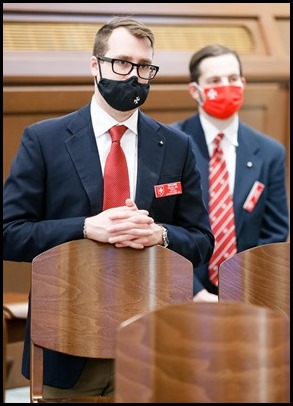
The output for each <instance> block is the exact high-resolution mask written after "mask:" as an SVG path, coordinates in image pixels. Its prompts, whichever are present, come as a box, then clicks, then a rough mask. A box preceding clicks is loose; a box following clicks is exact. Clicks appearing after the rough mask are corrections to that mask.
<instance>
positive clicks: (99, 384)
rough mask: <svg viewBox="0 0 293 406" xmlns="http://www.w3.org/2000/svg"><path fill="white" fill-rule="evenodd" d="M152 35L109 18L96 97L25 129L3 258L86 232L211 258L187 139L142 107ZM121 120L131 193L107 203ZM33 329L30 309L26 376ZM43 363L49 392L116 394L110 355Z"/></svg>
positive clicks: (99, 51)
mask: <svg viewBox="0 0 293 406" xmlns="http://www.w3.org/2000/svg"><path fill="white" fill-rule="evenodd" d="M153 42H154V38H153V34H152V32H151V31H150V30H149V29H148V28H147V27H146V26H145V25H144V24H141V23H140V22H138V21H135V20H133V19H130V18H127V17H124V18H123V17H117V18H114V19H112V20H111V21H109V22H108V23H107V24H105V25H104V26H103V27H102V28H101V29H100V30H99V31H98V33H97V35H96V38H95V43H94V48H93V56H92V58H91V63H90V66H91V73H92V76H93V81H94V84H95V92H94V95H93V98H92V100H91V102H90V103H89V104H88V105H86V106H85V107H83V108H81V109H80V110H79V111H76V112H73V113H71V114H68V115H66V116H64V117H59V118H55V119H49V120H45V121H42V122H39V123H36V124H33V125H31V126H30V127H28V128H26V129H25V130H24V133H23V136H22V140H21V145H20V148H19V151H18V153H17V155H16V157H15V159H14V161H13V163H12V166H11V171H10V174H9V176H8V178H7V180H6V182H5V186H4V234H3V236H4V259H5V260H12V261H24V262H31V261H32V259H33V258H34V257H35V256H36V255H38V254H40V253H41V252H43V251H45V250H47V249H49V248H51V247H54V246H56V245H58V244H61V243H64V242H67V241H70V240H75V239H80V238H90V239H93V240H96V241H101V242H105V243H110V244H115V245H116V247H118V248H121V249H123V247H132V248H133V249H143V248H144V247H148V246H152V245H156V244H160V245H163V246H165V247H167V246H168V247H169V248H170V249H171V250H174V251H176V252H177V253H179V254H181V255H183V256H184V257H186V258H188V259H189V260H190V261H191V262H192V263H193V264H194V267H198V266H200V265H203V264H204V263H206V262H208V260H209V258H210V256H211V255H212V252H213V247H214V238H213V235H212V233H211V229H210V224H209V218H208V212H207V209H206V207H205V205H204V203H203V198H202V191H201V185H200V175H199V172H198V171H197V170H196V169H195V167H196V157H195V154H194V152H193V150H192V146H191V140H190V138H189V137H188V136H187V135H185V134H184V133H182V132H180V131H178V130H175V129H172V128H170V127H169V126H166V125H163V124H160V123H159V122H157V121H154V120H152V119H151V118H150V117H147V116H146V115H145V114H143V113H142V112H141V111H140V110H139V109H138V107H139V106H140V105H141V104H143V103H144V101H145V100H146V98H147V95H148V91H149V83H150V80H151V79H153V78H154V77H155V75H156V73H157V71H158V69H159V68H158V67H157V66H155V65H152V58H153V52H154V49H153ZM69 68H70V67H69ZM117 124H124V125H125V126H126V127H127V131H126V132H125V134H124V135H123V138H122V141H121V145H122V149H123V150H124V153H125V156H126V161H127V166H128V173H129V186H130V194H129V197H128V198H127V199H126V200H125V201H123V202H122V204H121V206H118V207H111V208H109V209H107V210H103V195H104V181H103V173H104V167H105V161H106V157H107V155H108V152H109V150H110V144H111V138H110V135H109V129H110V128H111V127H113V126H115V125H117ZM81 271H82V270H81ZM29 327H30V315H28V320H27V331H26V338H25V348H24V356H23V367H22V371H23V374H24V375H25V376H26V377H27V378H29V369H30V368H29V339H30V328H29ZM44 370H45V376H44V384H45V396H50V397H58V396H63V395H65V396H66V395H68V396H75V395H78V394H82V395H83V396H86V395H110V394H113V390H114V387H113V360H86V359H83V358H77V357H69V356H66V355H63V354H57V353H54V352H52V351H48V352H47V353H46V355H45V368H44Z"/></svg>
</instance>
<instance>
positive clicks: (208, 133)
mask: <svg viewBox="0 0 293 406" xmlns="http://www.w3.org/2000/svg"><path fill="white" fill-rule="evenodd" d="M189 71H190V83H189V85H188V86H189V93H190V95H191V97H192V98H193V99H195V100H196V101H197V103H198V114H195V115H193V116H192V117H189V118H187V119H185V120H183V121H180V122H177V123H173V124H172V127H174V128H177V129H180V130H182V131H184V132H185V133H187V134H188V135H190V136H191V139H192V142H193V149H194V151H195V154H196V157H197V166H198V169H199V171H200V173H201V182H202V188H203V197H204V201H205V203H206V205H207V207H208V200H209V161H210V156H211V155H212V152H213V142H214V139H215V137H216V135H217V134H218V133H223V134H224V138H223V140H222V141H221V147H222V150H223V153H224V157H225V160H226V163H227V167H228V172H229V185H230V192H231V194H232V195H233V207H234V217H235V228H236V240H237V241H236V242H237V251H238V252H240V251H243V250H246V249H248V248H251V247H254V246H257V245H262V244H269V243H274V242H282V241H286V239H287V236H288V207H287V196H286V187H285V181H286V174H285V148H284V146H283V145H282V144H281V143H279V142H278V141H276V140H275V139H273V138H272V137H270V136H268V135H265V134H262V133H260V132H259V131H256V130H254V129H253V128H251V127H249V126H247V125H245V124H244V123H242V122H240V121H239V116H238V111H239V109H240V107H241V105H242V103H243V90H244V87H245V79H244V77H243V74H242V66H241V61H240V59H239V56H238V54H237V53H236V52H234V51H233V50H231V49H229V48H226V47H224V46H221V45H210V46H206V47H204V48H202V49H200V50H199V51H197V52H196V53H195V54H194V55H193V56H192V58H191V60H190V65H189ZM216 246H217V239H216V242H215V249H216ZM217 293H218V287H217V286H216V285H215V284H214V283H212V282H211V280H210V278H209V273H208V266H207V265H206V264H204V265H201V266H199V267H197V268H196V271H195V273H194V301H217Z"/></svg>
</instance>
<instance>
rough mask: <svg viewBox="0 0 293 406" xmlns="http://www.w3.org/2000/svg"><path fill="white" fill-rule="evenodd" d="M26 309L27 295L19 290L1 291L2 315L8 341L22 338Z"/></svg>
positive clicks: (14, 341)
mask: <svg viewBox="0 0 293 406" xmlns="http://www.w3.org/2000/svg"><path fill="white" fill-rule="evenodd" d="M27 311H28V295H27V294H26V293H19V292H3V315H4V317H5V319H6V324H7V340H8V343H16V342H19V341H23V340H24V331H25V324H26V318H27Z"/></svg>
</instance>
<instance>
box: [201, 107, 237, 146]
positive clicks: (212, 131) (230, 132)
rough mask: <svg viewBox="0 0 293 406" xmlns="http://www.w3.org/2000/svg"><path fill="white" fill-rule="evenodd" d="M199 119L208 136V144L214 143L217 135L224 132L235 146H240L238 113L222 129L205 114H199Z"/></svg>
mask: <svg viewBox="0 0 293 406" xmlns="http://www.w3.org/2000/svg"><path fill="white" fill-rule="evenodd" d="M199 119H200V122H201V125H202V128H203V131H204V134H205V137H206V142H207V144H208V145H210V144H212V143H213V141H214V139H215V137H216V135H217V134H219V133H220V132H222V133H224V137H225V138H226V139H227V141H229V142H230V143H231V144H232V145H234V146H235V147H237V146H238V140H237V139H238V126H239V117H238V114H236V115H235V116H234V117H233V118H232V120H231V121H229V124H228V125H227V126H226V127H225V128H222V129H219V128H217V127H216V126H215V124H213V123H211V122H210V121H209V120H208V119H207V118H206V117H205V116H203V115H202V114H200V115H199Z"/></svg>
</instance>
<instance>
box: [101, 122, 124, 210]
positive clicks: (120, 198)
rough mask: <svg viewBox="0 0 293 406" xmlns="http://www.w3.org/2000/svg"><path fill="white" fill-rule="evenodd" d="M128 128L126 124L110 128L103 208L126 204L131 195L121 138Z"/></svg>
mask: <svg viewBox="0 0 293 406" xmlns="http://www.w3.org/2000/svg"><path fill="white" fill-rule="evenodd" d="M126 130H127V127H126V126H125V125H116V126H114V127H112V128H110V130H109V133H110V135H111V138H112V145H111V149H110V152H109V155H108V156H107V159H106V163H105V170H104V204H103V210H107V209H110V208H111V207H118V206H124V205H125V199H127V198H129V197H130V190H129V178H128V169H127V162H126V158H125V155H124V152H123V149H122V148H121V145H120V140H121V138H122V136H123V134H124V133H125V131H126Z"/></svg>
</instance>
